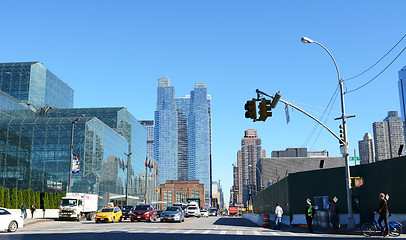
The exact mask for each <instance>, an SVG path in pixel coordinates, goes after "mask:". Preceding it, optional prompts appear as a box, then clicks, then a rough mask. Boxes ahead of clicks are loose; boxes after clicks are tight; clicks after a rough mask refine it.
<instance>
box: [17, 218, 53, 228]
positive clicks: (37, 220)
mask: <svg viewBox="0 0 406 240" xmlns="http://www.w3.org/2000/svg"><path fill="white" fill-rule="evenodd" d="M53 221H55V219H53V218H52V219H41V218H40V219H35V220H32V221H29V222H27V223H24V227H27V226H30V225H33V224H36V223H39V222H53Z"/></svg>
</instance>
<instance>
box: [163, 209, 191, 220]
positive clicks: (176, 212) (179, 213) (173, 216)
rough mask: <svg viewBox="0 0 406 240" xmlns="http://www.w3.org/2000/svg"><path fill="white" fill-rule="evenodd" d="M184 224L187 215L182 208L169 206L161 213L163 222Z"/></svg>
mask: <svg viewBox="0 0 406 240" xmlns="http://www.w3.org/2000/svg"><path fill="white" fill-rule="evenodd" d="M169 221H171V222H184V221H185V214H184V212H183V210H182V208H181V207H178V206H169V207H166V209H165V211H163V212H162V213H161V222H169Z"/></svg>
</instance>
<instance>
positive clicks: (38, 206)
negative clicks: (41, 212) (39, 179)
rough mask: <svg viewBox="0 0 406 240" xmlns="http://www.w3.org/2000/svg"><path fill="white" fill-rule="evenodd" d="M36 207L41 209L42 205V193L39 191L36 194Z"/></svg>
mask: <svg viewBox="0 0 406 240" xmlns="http://www.w3.org/2000/svg"><path fill="white" fill-rule="evenodd" d="M34 204H35V206H36V207H37V208H40V205H41V197H40V193H39V191H36V192H35V203H34Z"/></svg>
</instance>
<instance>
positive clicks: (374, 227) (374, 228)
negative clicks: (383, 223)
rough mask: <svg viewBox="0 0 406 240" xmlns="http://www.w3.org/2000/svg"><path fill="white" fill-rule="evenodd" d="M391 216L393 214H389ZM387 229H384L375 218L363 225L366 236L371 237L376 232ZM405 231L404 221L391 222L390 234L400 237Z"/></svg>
mask: <svg viewBox="0 0 406 240" xmlns="http://www.w3.org/2000/svg"><path fill="white" fill-rule="evenodd" d="M389 216H391V214H389ZM384 228H385V227H384ZM384 230H385V229H382V228H381V227H380V226H379V224H378V222H377V221H376V220H375V218H373V219H372V220H370V221H369V222H366V223H364V224H363V225H362V227H361V232H362V234H364V236H366V237H370V236H372V235H375V234H376V233H378V232H379V233H383V232H384ZM402 232H403V226H402V223H400V222H394V221H393V222H389V231H388V233H389V235H390V236H392V237H398V236H400V234H402Z"/></svg>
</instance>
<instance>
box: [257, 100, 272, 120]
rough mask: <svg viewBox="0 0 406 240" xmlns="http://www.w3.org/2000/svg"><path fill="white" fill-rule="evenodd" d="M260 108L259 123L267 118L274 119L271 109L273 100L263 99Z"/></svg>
mask: <svg viewBox="0 0 406 240" xmlns="http://www.w3.org/2000/svg"><path fill="white" fill-rule="evenodd" d="M258 108H259V118H258V120H259V121H264V122H265V120H266V119H267V117H272V112H271V110H272V107H271V100H266V99H265V98H262V99H261V102H260V103H259V105H258Z"/></svg>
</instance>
